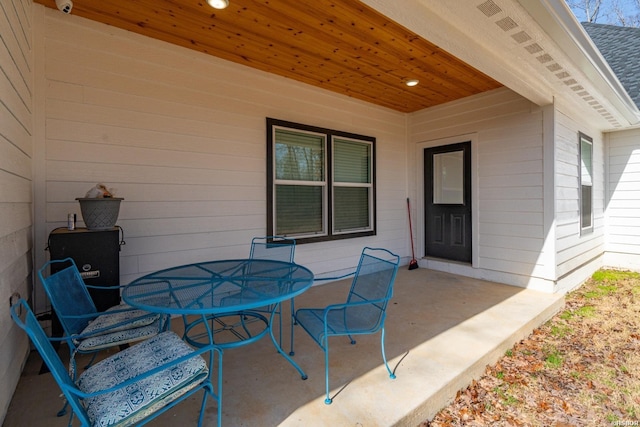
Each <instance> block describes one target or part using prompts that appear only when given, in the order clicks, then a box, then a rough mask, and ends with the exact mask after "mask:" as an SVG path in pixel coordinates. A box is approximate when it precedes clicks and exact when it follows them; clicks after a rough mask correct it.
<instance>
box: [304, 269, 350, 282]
mask: <svg viewBox="0 0 640 427" xmlns="http://www.w3.org/2000/svg"><path fill="white" fill-rule="evenodd" d="M354 274H356V271H355V270H354V271H352V272H351V273H347V274H343V275H341V276H331V277H314V278H313V281H314V282H323V281H329V280H340V279H345V278H347V277H350V276H353V275H354Z"/></svg>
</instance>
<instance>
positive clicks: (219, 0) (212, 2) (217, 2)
mask: <svg viewBox="0 0 640 427" xmlns="http://www.w3.org/2000/svg"><path fill="white" fill-rule="evenodd" d="M207 3H209V6H211V7H212V8H214V9H224V8H226V7H227V6H229V0H207Z"/></svg>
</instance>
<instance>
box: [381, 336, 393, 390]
mask: <svg viewBox="0 0 640 427" xmlns="http://www.w3.org/2000/svg"><path fill="white" fill-rule="evenodd" d="M380 348H381V349H382V360H383V361H384V366H386V367H387V372H389V378H391V379H392V380H393V379H395V378H396V374H394V373H393V372H392V371H391V369H390V368H389V364H388V363H387V356H386V355H385V351H384V327H382V336H381V337H380Z"/></svg>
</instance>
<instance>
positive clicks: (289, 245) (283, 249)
mask: <svg viewBox="0 0 640 427" xmlns="http://www.w3.org/2000/svg"><path fill="white" fill-rule="evenodd" d="M295 251H296V241H295V240H294V239H289V238H287V237H281V236H267V237H254V238H253V239H252V240H251V252H250V254H249V258H251V259H270V260H274V261H284V262H293V258H294V256H295Z"/></svg>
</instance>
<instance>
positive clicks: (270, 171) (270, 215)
mask: <svg viewBox="0 0 640 427" xmlns="http://www.w3.org/2000/svg"><path fill="white" fill-rule="evenodd" d="M274 127H284V128H289V129H292V130H301V131H307V132H314V133H320V134H324V135H326V138H327V139H326V141H327V148H326V149H327V165H326V169H327V170H326V173H327V176H326V180H327V191H328V193H327V209H326V215H327V218H326V220H327V234H326V235H322V236H318V237H302V238H296V237H295V236H291V237H292V238H295V239H296V243H299V244H304V243H312V242H324V241H331V240H343V239H353V238H358V237H366V236H375V235H376V234H377V229H378V225H377V209H376V203H377V197H376V193H377V186H376V138H375V137H371V136H365V135H359V134H355V133H350V132H344V131H339V130H335V129H328V128H322V127H317V126H311V125H305V124H301V123H295V122H290V121H286V120H280V119H274V118H270V117H267V235H269V236H271V235H274V232H275V230H274V226H273V222H274V211H273V208H274V205H273V196H274V158H273V135H274V132H273V128H274ZM333 137H341V138H348V139H353V140H360V141H366V142H370V143H371V147H372V156H373V161H372V170H371V182H372V186H373V189H372V192H371V195H372V198H373V200H372V202H371V209H372V212H371V219H372V229H371V230H367V231H356V232H353V233H340V234H332V233H333V230H332V228H333V227H332V224H333V165H332V156H333V147H332V146H333V144H332V141H333Z"/></svg>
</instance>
